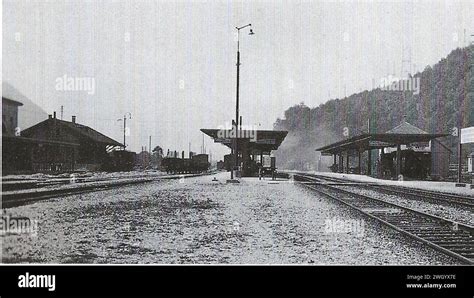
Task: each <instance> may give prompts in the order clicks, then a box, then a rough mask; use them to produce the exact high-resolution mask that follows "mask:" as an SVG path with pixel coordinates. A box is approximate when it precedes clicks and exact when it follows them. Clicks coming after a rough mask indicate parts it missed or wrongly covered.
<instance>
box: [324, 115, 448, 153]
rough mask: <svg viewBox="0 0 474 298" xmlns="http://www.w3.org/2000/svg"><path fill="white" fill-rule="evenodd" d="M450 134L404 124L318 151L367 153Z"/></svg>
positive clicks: (337, 143)
mask: <svg viewBox="0 0 474 298" xmlns="http://www.w3.org/2000/svg"><path fill="white" fill-rule="evenodd" d="M446 136H449V134H430V133H427V132H426V131H424V130H421V129H419V128H418V127H415V126H413V125H411V124H410V123H407V122H403V123H402V124H400V125H399V126H397V127H395V128H393V129H391V130H389V131H387V132H386V133H375V134H367V133H364V134H361V135H358V136H355V137H352V138H349V139H346V140H342V141H339V142H336V143H333V144H330V145H327V146H324V147H321V148H318V149H316V151H320V152H321V153H323V154H335V153H339V152H342V151H348V150H360V151H365V150H369V149H380V148H385V147H393V146H396V145H408V144H411V143H419V142H429V141H431V140H433V139H436V138H439V137H446Z"/></svg>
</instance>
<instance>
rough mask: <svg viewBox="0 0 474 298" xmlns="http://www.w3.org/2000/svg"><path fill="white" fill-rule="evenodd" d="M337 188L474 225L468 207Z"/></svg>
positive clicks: (352, 188) (357, 189)
mask: <svg viewBox="0 0 474 298" xmlns="http://www.w3.org/2000/svg"><path fill="white" fill-rule="evenodd" d="M338 188H341V189H344V190H347V191H350V192H354V193H358V194H361V195H366V196H369V197H373V198H377V199H380V200H384V201H387V202H389V203H394V204H397V205H400V206H403V207H408V208H411V209H414V210H417V211H422V212H425V213H428V214H432V215H436V216H439V217H442V218H445V219H449V220H452V221H456V222H459V223H464V224H467V225H470V226H474V212H472V211H470V210H468V208H465V207H462V206H453V205H451V206H447V205H445V204H439V203H437V202H428V201H425V200H414V199H406V198H403V197H402V195H389V194H385V193H381V192H378V191H376V190H369V189H363V188H357V187H354V186H338Z"/></svg>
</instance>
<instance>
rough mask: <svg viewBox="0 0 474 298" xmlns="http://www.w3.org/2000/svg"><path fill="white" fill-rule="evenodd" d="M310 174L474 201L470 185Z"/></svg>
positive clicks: (473, 191)
mask: <svg viewBox="0 0 474 298" xmlns="http://www.w3.org/2000/svg"><path fill="white" fill-rule="evenodd" d="M307 173H308V174H315V175H321V176H327V177H333V178H339V179H347V180H348V182H364V183H375V184H380V185H394V186H403V187H407V188H414V189H421V190H428V191H435V192H439V193H448V194H456V195H464V196H466V195H467V196H472V197H473V199H474V189H470V188H469V185H467V186H466V187H456V186H455V183H454V182H439V181H425V180H411V181H406V180H405V181H395V180H386V179H378V178H373V177H370V176H365V175H359V174H345V173H331V172H315V171H309V172H307Z"/></svg>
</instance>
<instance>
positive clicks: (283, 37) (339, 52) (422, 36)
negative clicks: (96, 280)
mask: <svg viewBox="0 0 474 298" xmlns="http://www.w3.org/2000/svg"><path fill="white" fill-rule="evenodd" d="M247 23H252V25H253V29H254V31H255V35H253V36H248V35H247V32H248V31H244V32H243V33H244V34H242V36H241V63H242V65H241V96H240V100H241V106H240V110H241V115H242V116H243V118H244V120H243V122H244V124H247V125H249V124H260V125H261V126H260V128H261V129H271V128H272V124H273V122H274V121H275V120H276V118H277V117H282V116H283V112H284V111H285V110H286V109H287V108H288V107H290V106H292V105H294V104H298V103H300V102H302V101H303V102H305V104H307V105H308V106H311V107H314V106H317V105H319V104H320V103H323V102H325V101H327V100H328V99H329V98H336V97H339V98H341V97H344V94H347V95H350V94H352V93H355V92H359V91H361V90H365V89H370V88H371V86H372V81H373V80H374V81H375V82H376V84H378V83H379V82H380V80H381V79H382V78H384V77H386V76H387V75H388V74H395V75H396V76H400V73H401V68H402V57H403V53H405V56H406V58H407V57H408V56H409V54H408V53H410V52H411V62H412V69H415V70H422V69H423V68H424V67H425V66H426V65H432V64H434V63H436V62H437V61H439V59H441V58H442V57H444V56H446V55H447V54H448V53H449V52H450V51H451V50H453V49H455V48H457V47H461V46H463V45H465V44H467V43H468V42H469V41H470V40H472V37H471V36H470V35H471V34H474V1H458V2H456V1H451V0H447V1H416V2H405V1H396V2H390V1H382V2H379V1H365V2H355V1H348V2H319V1H230V2H229V1H125V0H124V1H18V0H14V1H12V0H10V1H4V3H3V58H2V59H3V60H2V63H3V73H2V76H3V80H4V81H7V82H9V83H10V84H11V85H13V86H14V87H15V88H17V89H18V90H19V91H20V92H22V93H23V94H24V95H26V96H27V97H28V98H30V99H31V100H32V101H34V102H35V103H37V104H38V105H39V106H41V107H42V108H43V109H44V110H45V111H46V112H48V113H52V111H53V110H56V111H58V113H59V110H60V106H61V105H63V106H64V118H65V119H66V120H70V118H71V115H77V119H78V122H79V123H83V124H86V125H90V126H91V127H93V128H95V129H97V130H99V131H100V132H102V133H105V134H106V135H109V136H111V137H113V138H115V139H116V140H118V141H120V142H121V141H122V125H123V124H122V123H121V122H117V121H116V120H117V119H118V118H122V117H123V115H124V114H125V113H126V112H131V113H132V119H131V120H129V121H128V123H129V124H130V133H131V136H130V137H128V139H127V143H128V144H130V146H129V149H132V150H135V151H139V150H140V148H141V146H145V145H146V146H148V136H149V135H152V142H153V147H154V146H155V145H157V144H159V145H161V146H162V147H164V149H165V150H166V149H168V148H170V149H172V150H178V151H181V150H185V151H186V152H187V151H188V143H189V142H191V143H192V150H193V151H198V152H199V151H200V146H201V143H202V134H201V132H200V131H199V129H200V128H217V126H219V125H225V124H226V123H228V122H230V119H231V118H232V117H233V116H234V115H235V82H236V69H235V63H236V61H235V60H236V46H237V45H236V42H235V39H234V34H235V31H236V30H235V26H242V25H245V24H247ZM464 30H466V35H464ZM18 36H20V38H19V40H18ZM127 36H129V37H130V41H129V42H127V41H126V38H127ZM16 37H17V39H16ZM404 48H405V50H403V49H404ZM65 74H66V75H67V76H68V77H91V78H94V79H95V84H96V90H95V94H93V95H89V94H88V93H87V92H85V91H57V90H56V89H55V86H56V79H57V78H58V77H62V76H63V75H65ZM20 113H21V110H20ZM205 140H206V143H207V147H208V150H209V149H210V150H212V152H213V155H214V158H222V156H223V154H226V153H228V150H227V149H226V148H225V147H224V146H222V145H220V144H212V142H211V141H210V139H209V138H208V137H206V138H205ZM208 152H209V151H208Z"/></svg>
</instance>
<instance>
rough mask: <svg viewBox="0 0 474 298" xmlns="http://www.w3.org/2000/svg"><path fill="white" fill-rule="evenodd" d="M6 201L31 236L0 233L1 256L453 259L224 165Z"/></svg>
mask: <svg viewBox="0 0 474 298" xmlns="http://www.w3.org/2000/svg"><path fill="white" fill-rule="evenodd" d="M216 177H217V178H218V180H219V181H218V182H213V181H211V179H212V177H210V176H204V177H196V178H188V179H185V180H184V182H183V181H178V180H173V181H160V182H153V183H147V184H141V185H134V186H127V187H121V188H116V189H110V190H106V191H101V192H94V193H88V194H83V195H76V196H69V197H65V198H55V199H51V200H47V201H41V202H38V203H35V204H31V205H26V206H20V207H16V208H11V209H8V210H7V212H8V214H11V216H28V217H30V218H31V219H34V220H37V221H38V226H39V231H38V233H37V236H31V235H6V236H0V242H1V244H2V250H1V251H2V253H3V258H2V261H3V262H5V263H19V262H26V263H206V264H207V263H246V264H248V263H251V264H257V263H260V264H354V265H385V264H400V265H414V264H420V265H422V264H423V265H428V264H443V265H448V264H458V263H457V261H455V260H453V259H451V258H449V257H447V256H444V255H442V254H439V253H437V252H436V251H434V250H432V249H431V248H428V247H425V246H424V245H421V244H418V243H416V242H414V241H412V240H410V239H408V238H406V237H404V236H402V235H400V234H399V233H397V232H395V231H393V230H391V229H389V228H387V227H384V226H381V225H380V224H379V223H377V222H374V221H372V220H369V219H366V218H364V217H362V216H361V215H360V214H359V213H357V212H356V211H353V210H351V209H350V208H348V207H345V206H343V205H341V204H338V203H336V202H333V201H332V200H329V199H326V198H322V197H319V195H318V194H316V193H314V192H313V191H310V190H308V189H307V188H305V187H304V186H302V185H298V184H293V183H289V182H287V181H278V182H276V183H270V182H269V181H268V180H263V181H259V180H258V179H254V178H247V179H242V183H241V184H238V185H234V184H226V183H225V179H227V178H228V174H227V173H220V174H217V175H216Z"/></svg>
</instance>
